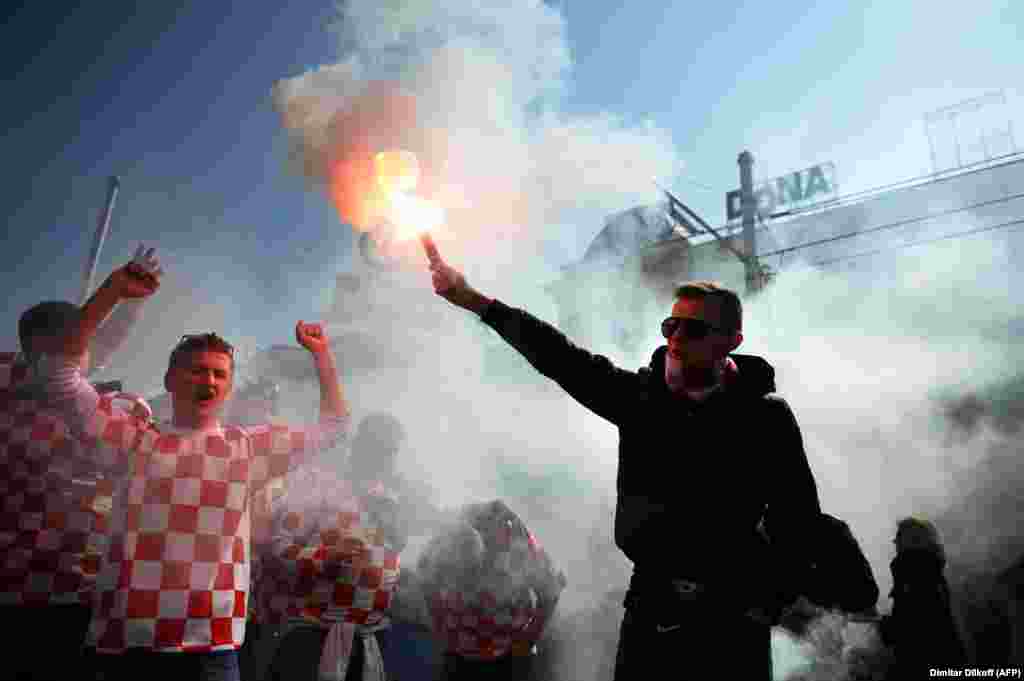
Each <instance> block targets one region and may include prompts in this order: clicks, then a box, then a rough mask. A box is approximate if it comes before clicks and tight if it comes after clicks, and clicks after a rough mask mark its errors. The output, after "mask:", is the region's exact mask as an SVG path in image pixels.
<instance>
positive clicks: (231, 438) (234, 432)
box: [224, 426, 245, 442]
mask: <svg viewBox="0 0 1024 681" xmlns="http://www.w3.org/2000/svg"><path fill="white" fill-rule="evenodd" d="M224 437H225V438H227V440H228V442H235V441H237V440H241V439H242V438H243V437H245V433H243V432H242V431H241V430H240V429H239V428H236V427H234V426H229V427H228V428H227V430H225V431H224Z"/></svg>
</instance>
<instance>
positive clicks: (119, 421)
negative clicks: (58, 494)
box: [41, 263, 348, 681]
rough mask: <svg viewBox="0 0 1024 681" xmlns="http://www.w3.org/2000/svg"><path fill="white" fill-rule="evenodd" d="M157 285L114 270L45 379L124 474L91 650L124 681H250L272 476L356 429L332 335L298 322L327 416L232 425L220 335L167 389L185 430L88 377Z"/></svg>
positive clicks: (174, 361)
mask: <svg viewBox="0 0 1024 681" xmlns="http://www.w3.org/2000/svg"><path fill="white" fill-rule="evenodd" d="M158 286H159V277H158V276H155V275H153V274H152V273H148V272H140V271H139V270H138V267H137V266H136V265H135V264H134V263H130V264H129V265H126V266H124V267H122V268H119V269H117V270H115V271H114V272H113V273H112V274H111V275H110V276H109V277H108V278H107V280H106V281H105V282H104V284H103V285H102V286H101V287H100V289H99V290H98V291H97V292H96V295H94V296H93V297H92V298H91V299H90V300H89V302H88V303H86V305H85V306H84V307H83V308H82V310H81V311H80V314H79V315H78V317H77V318H76V319H75V320H74V323H73V324H71V326H70V328H67V329H65V330H64V332H63V333H62V334H61V338H60V339H59V341H58V342H57V343H56V344H55V346H56V350H57V355H58V357H57V359H56V361H54V362H51V363H49V365H48V366H46V367H45V370H43V371H41V373H42V375H43V388H44V392H45V394H46V395H47V396H48V398H49V399H51V400H52V401H53V403H54V404H56V405H59V407H60V410H61V412H62V413H63V414H64V418H65V422H66V423H67V424H68V428H69V430H70V432H71V435H72V436H73V437H74V438H76V439H79V440H82V441H89V442H96V443H97V445H98V447H97V455H98V456H97V458H98V459H100V460H102V462H103V463H104V464H105V465H107V466H109V467H110V469H111V470H112V471H113V472H114V474H116V475H117V483H116V488H115V494H114V502H113V513H112V522H111V528H112V534H113V540H112V541H111V544H110V547H109V548H108V550H107V553H106V555H105V560H104V564H103V566H102V570H101V572H100V575H99V578H98V579H97V586H96V599H95V603H96V607H95V608H94V611H93V614H92V621H91V623H90V628H89V634H88V637H87V641H88V644H89V645H90V646H93V647H95V650H96V653H97V656H96V657H97V666H98V670H97V671H98V673H99V675H101V676H102V678H104V679H105V680H106V681H115V680H120V679H133V680H134V679H139V678H147V679H175V680H176V681H177V680H179V679H198V678H202V679H204V680H206V681H214V680H215V681H238V679H239V672H238V656H237V650H238V648H239V647H240V646H241V644H242V641H243V639H244V636H245V622H246V605H247V601H248V596H249V594H248V591H249V554H250V541H251V533H250V504H249V499H250V496H251V495H252V493H253V492H255V491H257V490H259V489H260V488H261V487H262V486H263V485H265V484H267V482H268V481H269V480H272V479H273V478H275V477H278V476H281V475H284V474H285V473H286V472H287V471H288V470H289V469H292V468H295V467H296V466H298V465H301V464H303V463H305V462H306V461H307V460H309V459H310V458H311V457H312V456H314V455H315V454H316V453H317V452H318V451H320V450H322V449H330V448H332V447H334V446H335V444H336V443H337V441H338V439H339V438H341V437H342V436H343V434H344V433H345V431H346V429H347V423H348V405H347V403H346V402H345V400H344V398H343V397H342V394H341V387H340V386H339V385H338V381H337V370H336V368H335V364H334V356H333V353H332V352H331V349H330V345H329V339H328V338H327V336H326V334H325V333H324V332H323V330H322V329H321V328H320V326H319V325H317V324H305V323H303V322H301V321H300V322H299V323H298V324H296V326H295V337H296V340H297V341H298V342H299V344H300V345H302V346H303V347H304V348H306V350H307V351H309V352H310V354H311V355H312V356H313V359H314V363H315V365H316V368H317V372H318V374H319V378H320V420H319V423H317V424H312V425H307V426H305V427H303V428H290V427H288V426H286V425H283V424H274V425H269V424H265V425H262V426H257V427H241V426H230V425H229V426H224V425H222V424H221V420H220V413H221V410H222V409H223V407H224V405H225V403H226V402H227V400H228V398H229V397H230V395H231V391H232V384H233V376H234V348H233V347H232V346H231V345H230V344H229V343H228V342H227V341H225V340H224V339H223V338H221V337H219V336H217V335H216V334H213V333H205V334H200V335H190V336H184V337H182V339H181V341H180V342H179V343H178V344H177V346H175V348H174V349H173V350H172V352H171V355H170V358H169V361H168V366H167V371H166V373H165V375H164V385H165V388H166V389H167V390H168V392H169V393H170V394H171V397H172V408H173V420H172V422H171V423H170V424H159V425H158V424H154V423H151V422H149V421H147V420H143V419H142V418H139V417H138V416H136V415H133V414H130V413H127V412H125V411H123V410H122V409H120V408H119V407H118V406H117V405H115V404H113V401H112V400H111V399H110V398H108V397H104V396H100V395H98V394H97V393H96V391H95V390H94V389H93V388H92V386H90V385H89V384H88V383H86V382H85V381H84V380H83V379H82V377H81V370H80V366H81V358H82V357H83V355H84V354H85V352H86V349H87V348H88V346H89V343H90V340H91V339H92V337H93V334H94V333H95V330H96V327H97V325H98V324H99V322H100V321H101V320H102V319H104V318H105V317H106V316H107V314H109V312H110V310H111V309H112V308H113V307H114V306H115V305H116V304H117V303H118V302H119V301H121V300H122V299H126V298H133V297H138V298H144V297H147V296H149V295H152V294H153V293H154V292H155V291H156V289H157V288H158Z"/></svg>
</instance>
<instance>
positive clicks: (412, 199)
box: [370, 150, 444, 241]
mask: <svg viewBox="0 0 1024 681" xmlns="http://www.w3.org/2000/svg"><path fill="white" fill-rule="evenodd" d="M373 165H374V175H375V177H376V180H377V187H378V191H377V192H374V194H375V195H374V196H371V197H370V201H371V203H372V204H373V207H372V208H371V210H373V211H375V212H378V215H379V217H380V218H383V219H385V220H388V221H389V222H390V223H391V224H392V225H393V226H394V228H395V233H394V235H393V237H394V239H396V240H398V241H406V240H408V239H412V238H414V237H416V236H417V235H419V234H421V233H423V232H429V231H432V230H435V229H437V228H438V227H439V226H440V225H441V224H442V223H443V222H444V210H442V208H441V205H440V204H439V203H438V202H437V201H430V200H427V199H424V198H421V197H419V196H416V195H415V194H414V193H413V192H415V190H416V188H417V187H418V186H419V180H420V166H419V161H418V159H417V158H416V154H414V153H412V152H410V151H404V150H390V151H382V152H379V153H377V154H376V155H375V156H374V157H373Z"/></svg>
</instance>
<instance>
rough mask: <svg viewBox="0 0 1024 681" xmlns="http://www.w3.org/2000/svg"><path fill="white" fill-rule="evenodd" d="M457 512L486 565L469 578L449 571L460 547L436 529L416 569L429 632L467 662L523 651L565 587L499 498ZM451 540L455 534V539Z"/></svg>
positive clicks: (536, 636)
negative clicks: (479, 539) (478, 538)
mask: <svg viewBox="0 0 1024 681" xmlns="http://www.w3.org/2000/svg"><path fill="white" fill-rule="evenodd" d="M461 517H462V518H463V519H464V520H466V521H468V522H469V524H470V525H472V526H473V527H474V528H476V529H477V531H479V532H480V533H481V535H483V539H484V543H485V545H487V547H488V548H487V558H486V562H485V564H486V565H487V566H488V567H487V568H486V569H485V570H484V572H483V574H482V575H480V576H479V578H478V579H476V580H473V582H472V584H467V583H465V582H463V581H461V580H462V579H464V578H460V577H459V576H458V575H457V574H456V573H457V568H458V562H459V559H458V558H457V557H456V558H455V560H453V556H456V555H457V554H458V552H459V550H460V549H458V548H457V547H455V546H454V545H453V543H452V541H451V539H452V538H451V537H449V536H445V535H443V534H442V535H439V536H438V537H435V538H434V540H432V541H431V542H430V543H429V544H428V545H427V547H426V548H425V549H424V553H423V555H422V556H421V557H420V559H419V562H418V567H417V571H418V573H419V574H420V577H421V579H423V582H424V592H425V593H424V595H425V597H426V600H427V608H428V610H429V611H430V615H431V620H432V624H433V629H434V634H435V635H436V636H438V637H439V638H440V639H441V641H442V642H443V645H444V646H445V649H446V650H447V652H449V653H454V654H456V655H459V656H461V657H465V658H468V659H474V660H493V659H497V658H500V657H504V656H506V655H526V654H529V652H530V650H531V649H532V647H533V645H534V644H535V643H536V642H537V641H538V640H539V639H540V637H541V635H542V634H543V632H544V626H545V625H546V624H547V622H548V619H549V618H550V617H551V615H552V614H553V612H554V609H555V606H556V604H557V602H558V596H559V595H560V593H561V591H562V589H563V588H564V587H565V576H564V575H563V574H562V573H560V572H558V571H556V570H555V568H554V565H553V564H552V562H551V559H550V557H549V556H548V554H547V552H546V551H545V550H544V549H543V548H541V546H540V544H539V543H538V542H537V539H536V538H535V537H534V536H533V534H531V533H530V531H529V530H527V529H526V526H525V525H523V523H522V521H521V520H520V519H519V517H518V516H516V515H515V514H514V513H512V512H511V511H510V510H508V508H507V507H506V506H504V504H500V505H497V504H473V505H470V506H468V507H466V509H465V510H464V511H463V513H462V514H461ZM456 541H457V540H456Z"/></svg>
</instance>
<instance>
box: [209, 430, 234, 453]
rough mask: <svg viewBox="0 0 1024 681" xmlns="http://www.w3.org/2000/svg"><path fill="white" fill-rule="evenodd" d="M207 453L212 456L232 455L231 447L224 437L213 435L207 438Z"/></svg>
mask: <svg viewBox="0 0 1024 681" xmlns="http://www.w3.org/2000/svg"><path fill="white" fill-rule="evenodd" d="M206 453H207V454H209V455H210V456H219V457H221V458H227V457H229V456H231V447H230V446H229V445H228V443H227V440H225V439H224V438H222V437H218V436H216V435H211V436H209V437H207V438H206Z"/></svg>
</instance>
